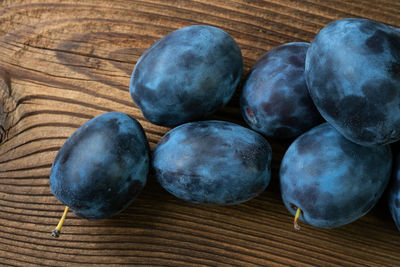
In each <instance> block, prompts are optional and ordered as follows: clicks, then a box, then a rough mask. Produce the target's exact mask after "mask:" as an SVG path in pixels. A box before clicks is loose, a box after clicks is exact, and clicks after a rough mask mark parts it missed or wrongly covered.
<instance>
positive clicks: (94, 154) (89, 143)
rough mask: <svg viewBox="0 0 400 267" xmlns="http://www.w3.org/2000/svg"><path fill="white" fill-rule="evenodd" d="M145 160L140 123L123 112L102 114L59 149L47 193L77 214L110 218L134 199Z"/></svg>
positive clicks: (143, 179) (144, 174)
mask: <svg viewBox="0 0 400 267" xmlns="http://www.w3.org/2000/svg"><path fill="white" fill-rule="evenodd" d="M149 161H150V159H149V145H148V142H147V139H146V136H145V133H144V131H143V128H142V126H141V125H140V124H139V122H138V121H136V120H135V119H133V118H132V117H130V116H128V115H127V114H125V113H120V112H109V113H105V114H102V115H100V116H97V117H95V118H93V119H91V120H89V121H88V122H86V123H85V124H83V125H82V126H81V127H80V128H79V129H78V130H76V131H75V132H74V133H73V134H72V135H71V136H70V137H69V138H68V139H67V141H66V142H65V143H64V145H63V146H62V147H61V149H60V150H59V152H58V154H57V156H56V158H55V160H54V162H53V165H52V168H51V173H50V189H51V191H52V193H53V194H54V196H56V197H57V198H58V199H59V200H60V201H61V202H63V203H64V204H65V205H66V206H68V207H69V208H70V209H71V210H72V211H73V212H74V213H75V214H76V215H78V216H80V217H83V218H86V219H89V220H96V219H104V218H108V217H111V216H113V215H115V214H117V213H119V212H120V211H122V210H124V209H125V208H127V207H128V206H129V205H130V204H131V202H132V201H133V200H134V199H135V198H136V197H137V196H138V194H139V192H140V191H141V190H142V188H143V187H144V185H145V183H146V179H147V175H148V172H149V164H150V162H149Z"/></svg>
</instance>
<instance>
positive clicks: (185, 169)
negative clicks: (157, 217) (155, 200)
mask: <svg viewBox="0 0 400 267" xmlns="http://www.w3.org/2000/svg"><path fill="white" fill-rule="evenodd" d="M152 163H153V168H154V170H155V174H156V177H157V179H158V181H159V182H160V184H161V185H162V186H163V187H164V188H165V189H166V190H167V191H168V192H170V193H171V194H173V195H175V196H176V197H178V198H180V199H184V200H186V201H189V202H192V203H203V204H217V205H233V204H238V203H242V202H245V201H247V200H250V199H251V198H254V197H256V196H258V195H259V194H260V193H261V192H263V191H264V190H265V188H266V187H267V186H268V184H269V181H270V177H271V170H270V165H271V147H270V145H269V143H268V142H267V140H265V138H264V137H262V136H261V135H260V134H258V133H256V132H254V131H252V130H250V129H247V128H244V127H242V126H239V125H236V124H233V123H230V122H223V121H201V122H191V123H186V124H183V125H181V126H178V127H176V128H174V129H172V130H170V131H169V132H168V133H167V134H166V135H165V136H164V137H163V138H162V139H161V140H160V142H159V143H158V144H157V147H156V148H155V150H154V153H153V158H152Z"/></svg>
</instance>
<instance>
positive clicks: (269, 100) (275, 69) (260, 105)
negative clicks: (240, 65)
mask: <svg viewBox="0 0 400 267" xmlns="http://www.w3.org/2000/svg"><path fill="white" fill-rule="evenodd" d="M309 46H310V44H309V43H304V42H296V43H287V44H283V45H280V46H278V47H275V48H273V49H271V50H270V51H268V52H267V53H265V54H264V55H263V56H262V57H261V58H260V59H259V60H258V61H257V62H256V64H255V65H254V66H253V68H252V70H251V71H250V73H249V75H248V76H247V78H246V81H245V83H244V86H243V90H242V94H241V99H240V106H241V112H242V115H243V117H244V119H245V121H246V122H247V124H248V125H249V126H250V127H251V128H252V129H253V130H255V131H258V132H260V133H262V134H264V135H266V136H269V137H273V138H278V139H287V138H293V137H296V136H298V135H300V134H302V133H304V132H305V131H307V130H309V129H310V128H312V127H313V126H316V125H318V124H319V123H321V122H322V118H321V116H320V115H319V113H318V111H317V109H316V108H315V106H314V104H313V102H312V100H311V98H310V95H309V93H308V89H307V85H306V81H305V78H304V64H305V58H306V53H307V50H308V47H309Z"/></svg>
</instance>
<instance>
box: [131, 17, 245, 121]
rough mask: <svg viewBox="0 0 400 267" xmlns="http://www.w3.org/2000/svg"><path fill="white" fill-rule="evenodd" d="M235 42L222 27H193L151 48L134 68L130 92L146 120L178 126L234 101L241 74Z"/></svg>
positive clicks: (175, 32)
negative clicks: (232, 99) (232, 98)
mask: <svg viewBox="0 0 400 267" xmlns="http://www.w3.org/2000/svg"><path fill="white" fill-rule="evenodd" d="M242 65H243V63H242V54H241V51H240V49H239V46H238V45H237V43H236V42H235V40H234V39H233V38H232V37H231V36H230V35H229V34H227V33H226V32H224V31H222V30H221V29H219V28H216V27H212V26H207V25H193V26H188V27H185V28H181V29H179V30H176V31H174V32H172V33H170V34H169V35H167V36H165V37H164V38H162V39H160V40H159V41H158V42H157V43H155V44H154V45H153V46H151V47H150V48H149V49H148V50H147V51H146V52H145V53H144V54H143V55H142V56H141V58H140V59H139V61H138V62H137V63H136V65H135V68H134V69H133V72H132V76H131V82H130V94H131V97H132V99H133V101H134V102H135V104H136V105H137V106H138V107H139V108H140V109H141V111H142V113H143V115H144V116H145V118H146V119H147V120H149V121H150V122H152V123H154V124H158V125H164V126H176V125H179V124H182V123H185V122H189V121H194V120H200V119H204V118H205V117H207V116H208V115H211V114H212V113H214V112H215V111H216V110H217V109H219V108H222V107H223V106H225V105H226V104H227V103H228V101H229V100H230V99H231V97H232V95H233V93H234V91H235V89H236V87H237V85H238V83H239V80H240V78H241V74H242Z"/></svg>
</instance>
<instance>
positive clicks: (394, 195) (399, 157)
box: [388, 153, 400, 231]
mask: <svg viewBox="0 0 400 267" xmlns="http://www.w3.org/2000/svg"><path fill="white" fill-rule="evenodd" d="M395 159H396V160H395V162H394V164H393V170H392V178H391V182H390V184H389V189H388V192H389V193H388V197H389V198H388V199H389V210H390V213H391V214H392V217H393V220H394V222H395V224H396V226H397V229H399V231H400V153H397V154H396V157H395Z"/></svg>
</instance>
